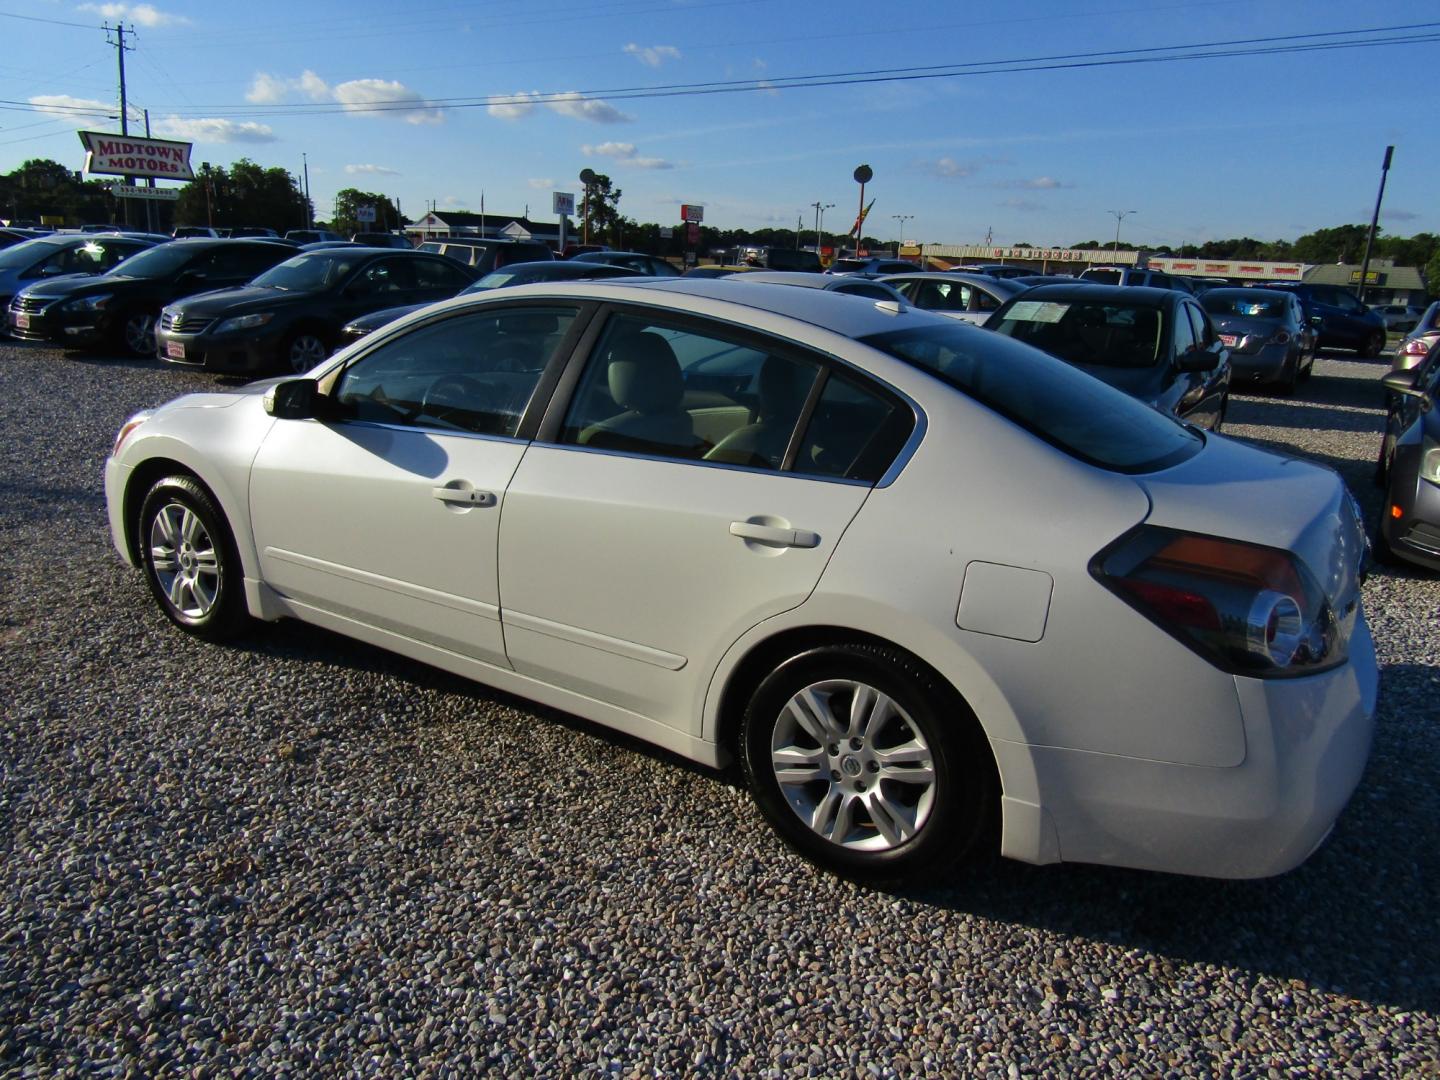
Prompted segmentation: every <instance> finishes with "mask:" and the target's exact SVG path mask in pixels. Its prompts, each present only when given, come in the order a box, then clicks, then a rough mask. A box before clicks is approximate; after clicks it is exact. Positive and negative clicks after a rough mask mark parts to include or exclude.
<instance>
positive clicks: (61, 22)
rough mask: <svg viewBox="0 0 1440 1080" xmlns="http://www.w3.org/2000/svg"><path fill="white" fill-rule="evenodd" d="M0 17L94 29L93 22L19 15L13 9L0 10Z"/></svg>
mask: <svg viewBox="0 0 1440 1080" xmlns="http://www.w3.org/2000/svg"><path fill="white" fill-rule="evenodd" d="M0 18H6V19H24V20H25V21H26V22H38V23H49V24H50V25H51V26H76V27H79V28H80V29H81V30H94V29H96V26H95V24H94V23H78V22H66V21H65V20H64V19H42V18H41V17H40V16H39V15H19V14H16V13H15V12H13V11H0Z"/></svg>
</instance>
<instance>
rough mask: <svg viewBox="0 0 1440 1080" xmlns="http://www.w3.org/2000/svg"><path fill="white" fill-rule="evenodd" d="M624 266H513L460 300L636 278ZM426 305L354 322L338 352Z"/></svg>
mask: <svg viewBox="0 0 1440 1080" xmlns="http://www.w3.org/2000/svg"><path fill="white" fill-rule="evenodd" d="M634 276H635V275H634V274H632V273H631V272H630V271H629V270H626V269H625V268H624V267H623V266H607V265H606V264H605V263H586V262H575V261H573V260H569V259H551V260H550V261H549V262H530V263H511V264H510V265H509V266H507V267H505V269H503V270H492V271H490V273H488V274H486V275H485V276H484V277H482V278H480V279H479V280H478V281H475V282H473V283H471V284H470V285H467V286H466V287H465V288H463V289H461V290H460V292H459V294H458V295H460V296H468V295H470V294H471V293H477V292H489V291H491V290H492V289H504V288H510V287H511V286H514V285H533V284H535V283H536V282H539V281H585V280H597V279H600V278H612V277H634ZM427 306H428V305H427V304H408V305H405V306H403V307H392V308H383V309H381V310H380V311H373V312H371V313H370V314H368V315H361V316H360V317H359V318H358V319H351V320H350V321H349V322H348V323H346V324H345V325H344V326H343V327H341V329H340V337H339V340H338V341H337V343H336V347H337V348H343V347H344V346H346V345H349V344H351V343H353V342H356V341H359V340H360V339H361V338H362V337H364V336H365V335H367V334H372V333H374V332H375V331H376V330H379V329H380V327H382V326H386V325H388V324H389V323H392V322H394V321H395V320H396V319H399V318H403V317H404V316H406V315H409V314H410V313H411V312H412V311H419V310H420V309H421V308H423V307H427Z"/></svg>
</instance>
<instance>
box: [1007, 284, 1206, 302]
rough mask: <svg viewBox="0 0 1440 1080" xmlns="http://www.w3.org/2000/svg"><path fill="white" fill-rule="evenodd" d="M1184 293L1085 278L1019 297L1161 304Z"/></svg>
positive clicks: (1186, 294) (1184, 294)
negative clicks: (1110, 283)
mask: <svg viewBox="0 0 1440 1080" xmlns="http://www.w3.org/2000/svg"><path fill="white" fill-rule="evenodd" d="M1188 295H1189V294H1188V293H1182V292H1177V291H1176V290H1174V289H1157V288H1154V287H1153V286H1150V285H1100V284H1096V283H1093V282H1088V281H1086V282H1080V283H1078V284H1075V285H1036V286H1035V287H1034V288H1030V289H1026V290H1025V294H1024V297H1023V299H1025V300H1094V301H1097V302H1099V303H1105V302H1109V303H1116V304H1122V303H1123V304H1131V305H1143V306H1149V307H1163V306H1165V305H1166V304H1169V303H1171V302H1173V301H1174V300H1176V299H1178V298H1179V297H1182V296H1188Z"/></svg>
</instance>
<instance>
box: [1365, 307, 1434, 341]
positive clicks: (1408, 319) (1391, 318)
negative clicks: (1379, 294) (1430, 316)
mask: <svg viewBox="0 0 1440 1080" xmlns="http://www.w3.org/2000/svg"><path fill="white" fill-rule="evenodd" d="M1370 310H1371V311H1373V312H1375V314H1376V315H1379V316H1380V321H1381V322H1383V323H1384V324H1385V329H1386V330H1387V331H1389V332H1391V333H1395V332H1399V333H1401V334H1404V333H1407V332H1408V331H1410V330H1413V329H1415V324H1416V323H1418V322H1419V321H1420V317H1421V316H1422V315H1424V314H1425V309H1424V308H1423V307H1417V306H1416V305H1414V304H1371V305H1370Z"/></svg>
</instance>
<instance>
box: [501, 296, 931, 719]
mask: <svg viewBox="0 0 1440 1080" xmlns="http://www.w3.org/2000/svg"><path fill="white" fill-rule="evenodd" d="M582 359H583V367H582V366H581V365H580V361H581V360H582ZM572 364H573V365H574V370H573V371H572V372H570V373H567V376H566V379H567V381H569V380H572V379H573V380H574V383H573V385H574V389H573V391H570V392H568V393H566V394H563V395H560V396H559V397H558V398H557V401H556V403H555V404H554V405H552V412H551V413H550V414H549V415H547V416H546V419H545V422H544V427H542V430H541V433H540V438H538V439H537V441H536V443H535V444H534V445H533V446H532V447H531V448H530V450H529V451H528V452H527V453H526V455H525V458H524V460H523V461H521V463H520V467H519V468H518V469H517V470H516V473H515V477H514V479H513V480H512V481H511V483H510V486H509V489H508V491H507V493H506V503H505V515H504V518H503V523H502V528H501V535H500V582H501V601H502V603H501V609H502V613H503V619H504V626H505V642H506V648H507V650H508V655H509V658H510V662H511V663H512V664H513V666H514V668H515V670H516V671H518V672H520V673H522V674H525V675H530V676H533V677H535V678H538V679H542V680H544V681H546V682H550V683H554V684H557V685H559V686H562V687H565V688H567V689H569V690H572V691H574V692H577V693H581V694H585V695H587V696H589V697H592V698H595V699H597V700H600V701H603V702H606V703H608V704H610V705H612V706H616V707H618V708H621V709H624V710H628V711H629V712H631V713H633V714H637V715H638V716H639V717H643V718H645V720H646V721H648V722H654V723H659V724H661V725H664V726H667V727H671V728H675V729H678V730H680V731H682V732H685V733H688V734H691V735H697V734H698V723H699V714H700V711H701V710H700V705H701V702H702V701H703V699H704V695H705V692H706V689H707V687H708V683H709V677H710V673H711V672H712V671H713V670H714V669H715V667H716V665H717V664H718V662H719V660H720V657H721V656H722V655H723V653H724V652H725V650H726V649H727V648H729V647H730V645H731V644H732V643H733V642H734V641H735V640H736V639H737V638H739V637H740V635H741V634H743V633H745V631H747V630H749V629H750V628H751V627H753V626H755V625H756V624H758V623H760V622H762V621H763V620H764V619H766V618H769V617H771V616H774V615H776V614H779V613H780V612H783V611H786V610H788V609H790V608H793V607H795V606H797V605H799V604H801V603H803V602H804V601H805V598H806V597H807V596H808V595H809V594H810V592H811V591H812V590H813V588H814V586H815V583H816V581H817V580H818V579H819V576H820V573H821V571H822V570H823V569H824V566H825V563H826V561H827V560H828V559H829V557H830V554H831V553H832V552H833V551H834V550H835V547H836V545H837V544H838V543H839V541H840V537H841V535H842V534H843V533H844V531H845V529H846V527H847V526H848V525H849V523H850V521H851V520H852V519H853V517H854V516H855V514H856V513H857V512H858V511H859V509H860V507H861V506H862V505H863V504H864V502H865V498H866V496H867V495H868V493H869V491H870V489H871V485H872V483H873V482H874V480H875V479H876V477H877V476H878V475H879V472H883V471H884V468H885V467H886V466H888V464H889V458H893V456H894V453H895V452H896V450H897V449H898V444H895V445H892V443H893V438H892V435H893V433H894V432H895V431H897V430H900V429H903V430H900V441H901V442H903V438H904V436H905V435H908V433H909V431H910V428H911V426H912V425H913V423H914V417H913V413H911V412H910V411H909V410H908V407H907V406H905V405H904V404H903V403H902V402H900V400H899V399H898V398H895V397H894V396H893V395H890V394H888V393H886V392H884V391H882V390H880V389H877V388H874V387H870V386H866V385H863V384H861V383H859V382H857V381H855V380H854V379H851V378H849V377H848V376H843V375H842V374H840V373H838V372H832V370H831V369H830V367H829V365H828V363H827V362H826V361H825V360H823V359H821V358H819V357H816V356H813V355H811V354H809V353H807V352H805V351H804V350H801V349H796V348H794V347H793V346H790V345H787V344H783V343H779V342H776V341H773V340H771V339H766V338H762V337H759V336H757V335H752V334H750V333H749V332H747V331H744V330H742V329H740V328H737V327H735V326H733V325H730V324H718V323H717V324H710V323H707V322H705V321H703V320H699V319H695V318H687V317H683V316H680V315H678V314H675V313H668V312H667V313H647V312H644V311H640V310H634V311H629V312H617V313H614V314H612V315H611V317H610V318H609V319H608V320H607V321H606V323H605V325H604V327H603V331H602V332H601V333H600V334H599V335H598V338H597V341H596V342H595V344H594V346H593V347H592V348H590V349H589V350H588V355H587V356H585V357H583V358H577V360H576V361H572ZM717 411H720V412H724V413H726V414H728V415H730V416H731V417H732V421H731V423H730V425H729V428H728V430H726V431H721V430H719V429H716V428H708V429H707V427H706V424H705V422H704V418H705V417H707V416H713V415H716V412H717ZM747 418H748V419H747ZM897 425H898V426H897ZM797 432H799V434H798V435H797ZM887 440H889V441H887ZM877 448H878V450H877ZM887 448H888V449H887ZM887 453H888V454H889V458H887V457H886V456H885V455H886V454H887ZM867 455H868V456H867ZM877 469H878V470H879V472H877V471H876V470H877ZM640 726H642V727H643V723H641V725H640Z"/></svg>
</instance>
